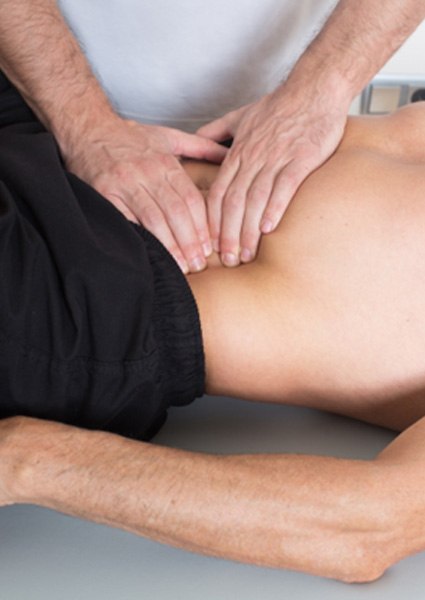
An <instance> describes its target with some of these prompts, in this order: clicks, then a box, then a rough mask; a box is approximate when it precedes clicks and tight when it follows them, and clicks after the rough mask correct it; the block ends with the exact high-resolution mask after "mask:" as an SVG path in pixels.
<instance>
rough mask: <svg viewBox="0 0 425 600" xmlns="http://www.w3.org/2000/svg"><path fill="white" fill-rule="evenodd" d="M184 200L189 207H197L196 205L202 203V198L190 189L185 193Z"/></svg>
mask: <svg viewBox="0 0 425 600" xmlns="http://www.w3.org/2000/svg"><path fill="white" fill-rule="evenodd" d="M184 199H185V202H186V206H187V207H188V208H189V209H192V208H198V206H200V205H201V206H203V205H204V203H203V201H202V199H201V198H200V196H199V195H198V194H197V193H196V192H192V191H188V192H187V193H186V194H185V198H184Z"/></svg>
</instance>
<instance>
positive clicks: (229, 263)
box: [223, 252, 239, 267]
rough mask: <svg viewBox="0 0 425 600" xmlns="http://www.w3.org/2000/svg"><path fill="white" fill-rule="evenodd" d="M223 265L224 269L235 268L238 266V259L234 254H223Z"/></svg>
mask: <svg viewBox="0 0 425 600" xmlns="http://www.w3.org/2000/svg"><path fill="white" fill-rule="evenodd" d="M223 263H224V264H225V265H226V267H236V266H237V265H238V264H239V259H238V257H237V256H236V255H235V254H232V253H231V252H228V253H226V254H223Z"/></svg>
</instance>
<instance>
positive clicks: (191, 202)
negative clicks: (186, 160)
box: [96, 156, 209, 273]
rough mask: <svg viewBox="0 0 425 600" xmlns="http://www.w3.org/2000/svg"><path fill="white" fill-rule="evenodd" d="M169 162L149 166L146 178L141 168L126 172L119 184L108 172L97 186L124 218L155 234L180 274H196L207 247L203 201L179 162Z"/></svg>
mask: <svg viewBox="0 0 425 600" xmlns="http://www.w3.org/2000/svg"><path fill="white" fill-rule="evenodd" d="M171 161H173V165H172V166H171V165H170V164H168V166H167V168H166V169H165V170H161V168H160V165H159V164H158V162H156V163H155V164H152V165H151V169H149V175H148V176H146V173H143V172H142V171H141V170H140V169H139V170H136V169H135V170H134V171H133V172H132V173H131V175H130V174H129V173H128V172H127V173H126V177H125V181H124V180H123V178H121V180H120V181H119V184H118V183H117V180H116V179H115V178H113V174H111V173H109V174H108V176H107V177H106V178H105V180H104V181H103V182H101V183H100V184H98V185H97V186H96V187H97V189H98V190H99V191H100V192H101V193H102V194H103V195H104V196H105V197H106V198H107V199H108V200H110V201H111V202H112V203H113V204H114V205H115V206H116V207H117V208H118V210H120V211H121V212H122V213H123V214H124V215H125V216H126V217H127V218H129V219H130V220H132V221H136V222H139V223H141V224H142V225H143V226H144V227H145V228H146V229H148V230H149V231H150V232H151V233H152V234H153V235H155V237H157V238H158V239H159V240H160V241H161V242H162V243H163V244H164V246H165V247H166V248H167V250H168V251H169V252H170V253H171V254H172V256H173V257H174V258H175V260H176V261H177V263H178V264H179V266H180V268H181V269H182V271H183V272H185V273H187V272H189V271H192V272H196V271H200V270H202V269H204V268H205V267H206V261H205V254H207V252H206V250H208V248H207V246H208V245H209V231H208V226H207V219H206V209H205V202H204V199H203V197H202V195H201V193H200V192H199V190H198V189H197V188H196V186H195V185H194V184H193V183H192V181H191V180H190V179H189V177H188V176H187V175H186V174H185V172H184V171H183V168H182V167H181V165H180V164H179V162H178V161H177V160H176V159H175V158H173V157H171V156H170V157H167V159H166V162H168V163H171ZM170 167H171V168H170ZM203 245H205V250H204V248H203Z"/></svg>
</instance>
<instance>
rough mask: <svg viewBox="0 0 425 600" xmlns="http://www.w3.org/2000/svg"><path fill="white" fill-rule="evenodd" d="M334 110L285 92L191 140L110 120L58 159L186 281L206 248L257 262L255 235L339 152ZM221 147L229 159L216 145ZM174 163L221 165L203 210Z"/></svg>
mask: <svg viewBox="0 0 425 600" xmlns="http://www.w3.org/2000/svg"><path fill="white" fill-rule="evenodd" d="M334 102H335V101H334V99H332V98H329V100H328V101H326V100H324V99H323V98H319V99H315V100H312V98H311V97H310V98H309V97H308V95H305V94H303V95H301V96H300V94H299V93H293V92H292V91H290V90H289V91H287V90H286V88H285V87H283V88H280V89H279V90H277V91H276V92H274V93H273V94H269V95H267V96H264V97H263V98H261V99H260V100H259V101H258V102H255V103H253V104H250V105H247V106H244V107H242V108H240V109H238V110H236V111H233V112H230V113H228V114H227V115H225V116H224V117H222V118H220V119H217V120H216V121H213V122H211V123H209V124H208V125H206V126H204V127H202V128H201V129H199V130H198V132H197V134H196V135H191V134H188V133H184V132H181V131H178V130H175V129H171V128H166V127H158V126H150V125H142V124H139V123H136V122H133V121H127V120H123V119H121V118H119V117H117V118H116V119H115V120H114V121H113V122H108V123H106V124H105V126H104V127H102V129H101V130H99V129H97V130H96V132H92V134H91V135H89V139H88V140H87V139H85V140H84V147H81V148H79V149H78V150H77V151H75V152H74V153H73V156H72V157H65V160H66V162H67V166H68V168H69V169H70V170H71V171H73V172H74V173H75V174H77V175H78V176H79V177H81V178H82V179H84V180H85V181H86V182H88V183H89V184H91V185H92V186H93V187H94V188H96V189H97V190H98V191H99V192H100V193H101V194H102V195H103V196H105V197H106V198H107V199H108V200H109V201H110V202H112V203H113V204H114V205H115V206H116V208H117V209H118V210H120V211H121V212H122V213H123V214H124V216H125V217H127V218H128V219H129V220H131V221H134V222H137V223H141V224H142V225H143V226H144V227H145V228H146V229H148V230H149V231H151V232H152V233H153V234H154V235H155V236H156V237H157V238H158V239H159V240H160V241H161V242H162V243H163V244H164V246H166V248H167V249H168V250H169V251H170V253H171V254H172V255H173V256H174V258H175V260H176V261H177V262H178V264H179V266H180V268H181V269H182V271H183V272H185V273H187V272H189V271H192V272H196V271H200V270H202V269H203V268H205V267H206V260H205V257H207V256H209V255H210V254H211V251H212V248H213V249H214V250H215V251H217V252H220V255H221V259H222V262H223V264H224V265H226V266H236V265H238V264H240V262H249V261H251V260H253V259H254V258H255V255H256V252H257V248H258V244H259V241H260V237H261V234H262V233H269V232H271V231H273V230H274V229H275V227H276V226H277V225H278V223H279V222H280V220H281V218H282V216H283V214H284V212H285V210H286V208H287V206H288V204H289V202H290V200H291V198H292V196H293V195H294V193H295V191H296V190H297V188H298V187H299V186H300V184H301V183H302V181H303V180H304V179H305V178H306V177H307V176H308V175H309V174H310V173H311V172H312V171H313V170H314V169H316V168H317V167H318V166H320V165H321V164H322V163H323V162H324V161H325V160H326V159H327V158H328V157H329V156H330V155H331V154H332V153H333V152H334V150H335V148H336V147H337V145H338V143H339V141H340V139H341V137H342V134H343V131H344V127H345V123H346V107H345V106H344V107H341V108H339V107H336V106H334ZM228 138H233V140H234V141H233V145H232V147H231V148H230V149H229V150H227V149H226V148H224V147H223V146H221V145H220V144H219V143H218V142H220V141H223V140H225V139H228ZM180 156H184V157H188V158H194V159H202V160H207V161H211V162H215V163H221V167H220V171H219V174H218V176H217V179H216V181H215V182H214V184H213V185H212V187H211V189H210V192H209V195H208V197H207V201H206V203H205V200H204V198H203V196H202V194H201V192H200V191H199V190H198V189H197V188H196V186H195V185H194V184H193V182H192V181H191V180H190V179H189V177H188V176H187V175H186V173H185V172H184V170H183V167H182V166H181V163H180V162H179V159H178V157H180Z"/></svg>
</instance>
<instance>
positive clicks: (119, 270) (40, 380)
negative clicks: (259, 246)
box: [0, 74, 205, 439]
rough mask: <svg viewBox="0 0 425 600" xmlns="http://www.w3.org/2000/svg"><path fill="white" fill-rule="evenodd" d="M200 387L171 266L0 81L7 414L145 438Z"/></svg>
mask: <svg viewBox="0 0 425 600" xmlns="http://www.w3.org/2000/svg"><path fill="white" fill-rule="evenodd" d="M204 380H205V373H204V354H203V348H202V338H201V330H200V323H199V315H198V311H197V307H196V303H195V300H194V298H193V296H192V293H191V290H190V288H189V286H188V284H187V282H186V279H185V277H184V276H183V274H182V273H181V271H180V269H179V268H178V266H177V264H176V262H175V261H174V259H173V258H172V257H171V255H170V254H169V253H168V251H167V250H166V249H165V248H164V247H163V246H162V244H161V243H160V242H159V241H158V240H157V239H156V238H154V237H153V236H152V235H151V234H150V233H149V232H148V231H146V230H145V229H143V228H141V227H139V226H136V225H134V224H132V223H130V222H129V221H127V220H126V219H125V218H124V217H123V215H122V214H121V213H120V212H119V211H118V210H117V209H115V207H114V206H113V205H112V204H111V203H110V202H108V201H107V200H105V199H104V198H103V197H102V196H101V195H99V194H98V193H97V192H96V191H95V190H94V189H92V188H91V187H90V186H88V185H86V184H85V183H83V182H82V181H81V180H79V179H78V178H77V177H75V176H74V175H72V174H70V173H68V172H67V171H66V170H65V168H64V166H63V163H62V161H61V158H60V155H59V153H58V149H57V146H56V143H55V141H54V139H53V137H52V136H51V134H49V133H47V132H46V131H45V129H44V128H43V126H42V125H41V124H40V123H39V122H38V121H37V119H36V118H35V117H34V115H33V114H32V112H31V111H30V110H29V108H28V107H27V106H26V105H25V103H24V102H23V100H22V98H21V97H20V95H19V94H18V93H17V91H16V90H15V89H14V88H13V87H11V86H10V84H9V82H8V81H7V80H6V79H5V78H4V77H3V76H2V75H1V74H0V394H1V395H0V418H3V417H8V416H12V415H28V416H33V417H39V418H44V419H52V420H57V421H62V422H64V423H69V424H74V425H78V426H82V427H87V428H90V429H103V430H107V431H112V432H115V433H119V434H122V435H126V436H129V437H134V438H138V439H149V438H150V437H152V435H153V434H154V433H156V431H157V430H158V429H159V427H160V426H161V425H162V423H163V422H164V420H165V417H166V413H167V409H168V408H169V407H170V406H172V405H173V406H178V405H185V404H188V403H190V402H191V401H192V400H193V399H194V398H196V397H199V396H201V395H202V394H203V393H204Z"/></svg>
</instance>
